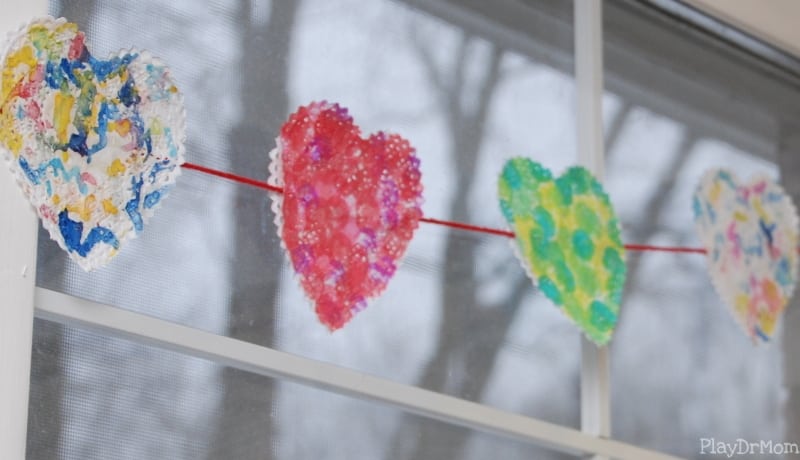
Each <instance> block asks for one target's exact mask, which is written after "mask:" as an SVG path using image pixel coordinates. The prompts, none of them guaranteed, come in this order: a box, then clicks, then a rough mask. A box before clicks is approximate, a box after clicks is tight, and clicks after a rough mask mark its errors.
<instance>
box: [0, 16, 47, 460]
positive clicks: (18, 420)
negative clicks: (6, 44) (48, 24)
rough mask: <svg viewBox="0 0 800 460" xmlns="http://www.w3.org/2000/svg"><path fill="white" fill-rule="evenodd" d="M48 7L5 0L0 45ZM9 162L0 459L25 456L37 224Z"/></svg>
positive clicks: (4, 198)
mask: <svg viewBox="0 0 800 460" xmlns="http://www.w3.org/2000/svg"><path fill="white" fill-rule="evenodd" d="M46 12H47V2H46V1H45V0H4V3H3V8H2V14H0V44H2V42H3V41H5V38H6V34H8V33H9V32H10V31H12V30H16V28H17V27H19V26H20V25H21V24H23V23H24V22H25V21H28V20H30V18H31V17H35V16H41V15H44V14H46ZM0 46H1V45H0ZM0 162H3V163H4V162H5V160H4V159H0ZM5 166H6V165H5V164H3V165H2V166H0V167H1V168H2V169H5V171H2V172H0V197H1V198H0V215H2V216H3V218H2V220H0V235H2V239H0V297H1V298H2V301H1V302H0V305H2V312H3V314H2V318H0V370H1V371H0V372H2V374H1V375H2V377H1V378H0V414H2V416H0V458H8V459H24V458H25V446H26V442H27V429H28V395H29V390H30V374H31V347H32V343H33V314H34V305H33V304H34V300H33V299H34V290H35V287H36V286H35V284H36V241H37V230H38V224H39V223H38V219H37V218H36V214H35V213H34V211H33V209H32V208H31V205H30V204H29V203H28V201H27V200H26V199H25V197H23V196H22V194H21V193H20V192H19V190H17V188H18V187H17V184H16V182H15V179H14V177H12V175H11V174H10V173H9V172H8V168H6V167H5Z"/></svg>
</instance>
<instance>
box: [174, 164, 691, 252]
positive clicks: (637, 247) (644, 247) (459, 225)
mask: <svg viewBox="0 0 800 460" xmlns="http://www.w3.org/2000/svg"><path fill="white" fill-rule="evenodd" d="M183 167H184V168H186V169H190V170H193V171H197V172H201V173H203V174H209V175H211V176H216V177H221V178H223V179H227V180H230V181H233V182H238V183H240V184H245V185H250V186H252V187H257V188H260V189H263V190H267V191H269V192H274V193H283V188H281V187H277V186H275V185H272V184H269V183H267V182H264V181H259V180H255V179H251V178H249V177H245V176H239V175H237V174H231V173H229V172H225V171H220V170H218V169H212V168H208V167H206V166H200V165H197V164H194V163H184V164H183ZM420 220H421V221H422V222H426V223H428V224H434V225H441V226H444V227H449V228H456V229H459V230H466V231H470V232H478V233H484V234H487V235H497V236H505V237H507V238H514V232H511V231H508V230H501V229H498V228H491V227H482V226H479V225H472V224H467V223H464V222H455V221H451V220H442V219H434V218H432V217H422V218H421V219H420ZM625 249H627V250H628V251H642V252H675V253H691V254H705V253H706V250H705V249H703V248H687V247H680V246H654V245H651V244H626V245H625Z"/></svg>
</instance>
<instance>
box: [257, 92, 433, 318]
mask: <svg viewBox="0 0 800 460" xmlns="http://www.w3.org/2000/svg"><path fill="white" fill-rule="evenodd" d="M272 156H273V161H272V165H271V168H270V169H271V172H272V174H271V179H270V180H271V182H272V183H273V184H275V185H278V186H282V187H284V193H283V196H280V195H277V194H276V195H273V200H274V201H273V202H274V204H275V206H274V207H275V209H276V216H277V217H276V223H277V224H278V232H279V233H280V236H281V238H282V240H283V245H284V247H285V249H286V251H287V254H288V256H289V259H290V261H291V263H292V266H293V267H294V269H295V271H296V272H297V275H298V277H299V279H300V284H301V286H302V287H303V289H304V290H305V292H306V294H307V295H308V297H309V298H310V299H311V300H312V301H313V302H314V304H315V308H316V312H317V316H318V317H319V319H320V321H321V322H322V323H323V324H325V325H326V326H327V327H328V328H329V329H331V330H336V329H339V328H341V327H342V326H344V325H345V324H346V323H347V322H348V321H349V320H350V319H351V318H352V317H353V315H354V314H355V313H357V312H359V311H360V310H362V309H364V308H365V307H366V306H367V301H368V300H369V299H371V298H374V297H376V296H378V295H379V294H380V293H381V292H383V290H384V289H386V286H387V284H388V282H389V280H390V279H391V277H392V276H393V275H394V272H395V270H396V269H397V264H398V262H399V260H400V259H401V257H402V256H403V254H404V252H405V250H406V247H407V246H408V243H409V242H410V241H411V238H412V236H413V234H414V230H416V228H417V226H418V224H419V219H420V218H421V217H422V210H421V204H422V183H421V175H420V170H419V159H417V157H416V156H415V151H414V148H413V147H412V146H411V145H410V144H409V143H408V141H406V140H405V139H403V138H402V137H400V136H398V135H396V134H385V133H383V132H378V133H376V134H372V135H371V136H369V138H367V139H364V138H362V137H361V131H360V129H359V128H358V126H356V125H355V124H354V122H353V119H352V118H351V117H350V115H349V114H348V113H347V110H346V109H345V108H343V107H340V106H339V105H337V104H331V103H327V102H315V103H311V104H309V105H307V106H304V107H300V108H299V109H298V110H297V111H296V112H295V113H294V114H292V115H291V116H290V117H289V120H288V121H287V122H286V124H284V125H283V127H282V128H281V132H280V136H279V137H278V139H277V148H276V149H275V150H274V151H273V152H272Z"/></svg>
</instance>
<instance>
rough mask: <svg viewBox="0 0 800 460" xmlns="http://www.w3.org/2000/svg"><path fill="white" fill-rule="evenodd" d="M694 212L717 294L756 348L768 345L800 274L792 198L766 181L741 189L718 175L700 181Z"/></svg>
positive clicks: (732, 178)
mask: <svg viewBox="0 0 800 460" xmlns="http://www.w3.org/2000/svg"><path fill="white" fill-rule="evenodd" d="M693 207H694V219H695V225H696V228H697V232H698V234H699V236H700V239H701V241H702V242H703V245H704V246H705V248H706V250H707V252H708V256H707V260H708V270H709V272H710V274H711V280H712V282H713V284H714V287H715V288H716V291H717V293H718V294H719V296H720V297H721V298H722V299H723V301H724V302H725V303H727V304H728V305H729V306H730V309H731V313H732V314H733V316H734V318H735V319H736V321H737V322H738V323H739V324H740V325H741V326H742V328H743V329H744V331H745V333H746V334H747V335H748V336H749V337H750V338H751V339H752V340H753V341H754V342H756V343H757V342H758V341H757V339H760V340H762V341H767V340H769V338H770V337H772V335H773V333H774V332H775V327H776V324H777V322H778V320H779V319H780V316H781V315H782V313H783V311H784V309H785V308H786V304H787V303H788V302H789V298H790V297H791V295H792V293H793V292H794V288H795V285H796V280H797V274H798V266H797V243H798V230H797V226H798V217H797V211H796V209H795V207H794V205H793V204H792V201H791V198H789V196H788V195H786V193H784V191H783V189H782V188H781V187H780V186H779V185H778V184H776V183H775V182H773V181H772V180H771V179H769V178H767V177H755V178H753V179H752V180H751V181H750V182H749V183H747V184H740V183H739V181H738V179H737V178H736V176H735V175H733V174H732V173H730V172H728V171H725V170H723V169H714V170H711V171H708V172H707V173H706V174H705V175H704V176H703V178H702V179H701V180H700V184H699V186H698V187H697V190H696V191H695V193H694V197H693Z"/></svg>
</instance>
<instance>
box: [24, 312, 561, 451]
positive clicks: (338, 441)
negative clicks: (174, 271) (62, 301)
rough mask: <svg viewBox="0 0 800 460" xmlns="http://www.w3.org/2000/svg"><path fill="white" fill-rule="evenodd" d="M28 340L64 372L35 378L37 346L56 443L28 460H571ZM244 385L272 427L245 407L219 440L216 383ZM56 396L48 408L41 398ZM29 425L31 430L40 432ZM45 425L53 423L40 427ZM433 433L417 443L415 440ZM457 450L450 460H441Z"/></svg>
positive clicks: (140, 357) (268, 384) (179, 362)
mask: <svg viewBox="0 0 800 460" xmlns="http://www.w3.org/2000/svg"><path fill="white" fill-rule="evenodd" d="M35 329H36V332H37V337H42V336H43V334H48V335H49V334H53V333H54V332H56V333H58V334H59V335H61V337H62V340H63V342H62V343H63V344H64V345H63V346H65V347H69V345H67V344H81V346H80V347H73V348H69V349H68V350H67V351H68V352H69V353H68V358H67V359H66V360H64V361H63V363H64V364H63V367H64V369H65V372H64V374H63V375H58V374H56V373H52V372H46V371H44V372H42V371H43V370H44V369H45V368H44V367H43V366H40V365H38V363H40V362H42V361H45V362H48V361H51V360H52V359H53V356H52V353H53V349H52V348H50V347H49V346H47V347H42V346H40V345H42V343H41V342H37V346H36V347H35V348H34V354H33V359H34V363H36V364H37V365H35V366H34V369H38V370H39V371H38V373H34V375H33V377H34V378H35V379H37V380H38V381H40V382H42V385H39V386H35V387H34V393H33V394H32V395H31V396H32V401H34V403H33V407H34V408H36V411H35V412H34V414H35V415H36V414H39V415H41V416H45V415H46V416H47V417H53V418H56V419H57V420H58V421H59V422H60V424H61V427H62V430H61V431H60V435H58V436H49V437H48V436H45V435H46V434H50V433H40V434H39V436H38V438H39V439H41V440H42V441H44V440H47V441H48V442H47V444H48V445H47V448H45V444H39V445H31V446H29V449H28V458H29V459H36V460H38V459H42V460H44V459H48V460H52V459H56V458H59V459H63V460H106V459H109V458H114V459H119V460H140V459H150V458H153V459H155V458H169V459H187V460H188V459H193V460H194V459H205V458H208V459H230V460H239V459H268V458H286V459H292V460H303V459H309V460H312V459H320V458H330V459H353V460H357V459H364V460H367V459H369V460H374V459H381V458H386V459H395V458H418V459H438V458H461V459H476V460H477V459H484V458H489V457H492V456H499V457H498V458H503V459H530V458H536V459H546V460H549V459H554V460H555V459H569V458H575V457H570V456H567V455H564V454H557V453H554V452H551V451H547V450H544V449H541V448H538V447H534V446H530V445H527V444H524V443H520V442H516V441H511V440H508V439H504V438H499V437H496V436H493V435H488V434H483V433H478V432H473V431H471V430H467V429H463V428H457V427H453V426H450V425H447V424H445V423H441V422H436V421H432V420H426V419H422V418H420V417H416V416H411V415H406V414H403V413H401V412H399V411H397V410H394V409H391V408H388V407H386V406H383V405H379V404H374V403H371V402H367V401H362V400H358V399H354V398H349V397H344V396H340V395H337V394H333V393H328V392H325V391H322V390H317V389H313V388H310V387H305V386H301V385H297V384H292V383H287V382H274V381H272V380H271V379H267V378H262V377H260V376H256V375H252V374H247V373H245V372H241V371H237V370H234V369H229V368H222V367H220V366H218V365H216V364H213V363H210V362H208V361H204V360H201V359H197V358H190V357H187V356H184V355H181V354H179V353H173V352H168V351H164V350H162V349H158V348H152V347H147V346H143V345H139V344H134V343H131V342H128V341H124V340H119V339H111V338H108V337H102V336H99V335H95V334H93V333H89V332H86V331H82V330H79V329H73V328H68V327H63V326H60V325H58V324H54V323H50V322H47V321H44V320H37V321H36V324H35ZM231 374H235V375H237V378H240V379H242V380H244V381H247V382H248V385H250V389H251V390H252V391H251V393H250V394H249V395H248V397H249V398H250V400H251V401H252V402H253V403H254V404H256V405H259V404H260V403H261V402H263V401H264V400H271V401H272V412H271V416H272V417H273V418H274V420H276V422H277V423H278V425H279V427H280V429H278V430H272V431H269V430H268V429H265V427H264V426H262V425H256V424H252V423H250V422H251V420H250V417H249V416H248V414H247V410H248V409H247V407H241V408H240V409H241V410H240V411H239V413H238V415H237V417H236V418H235V419H232V420H230V421H231V422H232V423H233V424H234V425H233V426H231V427H230V428H231V432H232V433H234V434H233V436H220V435H219V433H220V432H219V431H218V428H219V427H218V426H217V424H216V421H217V420H218V419H219V417H220V416H222V414H221V412H222V411H223V409H222V408H221V407H220V405H219V404H218V403H219V402H220V401H221V400H222V399H223V397H224V396H223V395H224V392H225V388H224V385H225V384H224V379H222V378H221V376H223V375H231ZM45 388H47V389H49V390H50V391H58V392H60V393H61V394H62V395H63V397H62V398H61V400H60V402H59V404H58V405H57V406H47V405H45V404H43V403H42V401H52V399H51V398H49V397H48V395H46V394H42V393H41V391H42V390H44V389H45ZM40 423H41V419H40V418H37V417H32V418H31V421H30V424H29V426H30V431H33V432H37V431H39V430H41V428H42V427H41V425H40ZM45 426H50V424H45ZM423 430H425V431H427V432H430V433H432V434H433V435H434V437H431V438H430V439H432V440H435V442H433V443H428V444H422V443H420V442H418V441H420V440H421V438H420V437H419V435H418V433H419V432H421V431H423ZM453 449H458V452H457V453H458V456H457V457H450V456H449V454H451V453H454V452H455V451H454V450H453Z"/></svg>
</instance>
